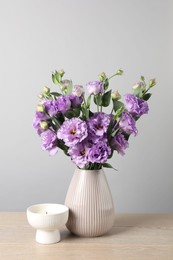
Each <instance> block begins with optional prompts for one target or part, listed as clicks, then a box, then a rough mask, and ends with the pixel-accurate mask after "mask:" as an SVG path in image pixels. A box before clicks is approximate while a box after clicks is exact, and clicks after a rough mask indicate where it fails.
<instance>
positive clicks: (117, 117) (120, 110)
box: [114, 106, 124, 120]
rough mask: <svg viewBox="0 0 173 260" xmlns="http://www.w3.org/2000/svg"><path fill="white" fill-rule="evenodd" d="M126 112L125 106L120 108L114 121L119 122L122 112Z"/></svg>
mask: <svg viewBox="0 0 173 260" xmlns="http://www.w3.org/2000/svg"><path fill="white" fill-rule="evenodd" d="M123 111H124V106H122V107H120V108H119V109H118V110H117V111H116V112H115V115H114V120H118V119H119V118H120V117H121V114H122V112H123Z"/></svg>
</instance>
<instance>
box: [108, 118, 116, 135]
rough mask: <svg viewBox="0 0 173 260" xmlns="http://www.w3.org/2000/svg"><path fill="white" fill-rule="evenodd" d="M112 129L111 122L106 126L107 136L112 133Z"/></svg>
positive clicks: (112, 124)
mask: <svg viewBox="0 0 173 260" xmlns="http://www.w3.org/2000/svg"><path fill="white" fill-rule="evenodd" d="M113 127H114V123H113V121H112V120H111V121H110V124H109V126H108V130H107V136H110V135H111V133H112V128H113Z"/></svg>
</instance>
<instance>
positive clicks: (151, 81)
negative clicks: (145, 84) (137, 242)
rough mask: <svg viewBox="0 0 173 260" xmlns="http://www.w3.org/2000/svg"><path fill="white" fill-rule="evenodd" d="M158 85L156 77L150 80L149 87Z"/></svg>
mask: <svg viewBox="0 0 173 260" xmlns="http://www.w3.org/2000/svg"><path fill="white" fill-rule="evenodd" d="M155 85H156V79H150V81H149V87H150V88H152V87H154V86H155Z"/></svg>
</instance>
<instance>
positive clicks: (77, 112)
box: [73, 107, 80, 117]
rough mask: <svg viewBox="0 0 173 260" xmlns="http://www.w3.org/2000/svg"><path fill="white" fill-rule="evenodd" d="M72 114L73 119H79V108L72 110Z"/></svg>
mask: <svg viewBox="0 0 173 260" xmlns="http://www.w3.org/2000/svg"><path fill="white" fill-rule="evenodd" d="M73 113H74V115H75V117H79V116H80V108H79V107H76V108H74V109H73Z"/></svg>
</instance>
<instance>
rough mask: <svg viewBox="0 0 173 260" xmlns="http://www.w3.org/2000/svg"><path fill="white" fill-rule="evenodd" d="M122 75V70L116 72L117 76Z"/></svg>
mask: <svg viewBox="0 0 173 260" xmlns="http://www.w3.org/2000/svg"><path fill="white" fill-rule="evenodd" d="M123 73H124V71H123V70H121V69H119V70H118V71H117V73H116V74H117V75H122V74H123Z"/></svg>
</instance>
